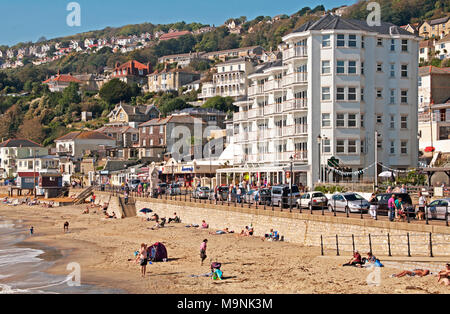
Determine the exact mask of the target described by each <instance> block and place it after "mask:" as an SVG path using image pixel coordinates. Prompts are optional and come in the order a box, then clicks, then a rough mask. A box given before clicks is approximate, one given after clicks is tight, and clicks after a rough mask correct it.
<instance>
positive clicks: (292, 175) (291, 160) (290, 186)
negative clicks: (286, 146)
mask: <svg viewBox="0 0 450 314" xmlns="http://www.w3.org/2000/svg"><path fill="white" fill-rule="evenodd" d="M289 161H290V163H291V174H290V177H289V179H290V183H289V190H290V197H289V209H290V210H291V211H292V185H293V183H292V182H293V177H294V173H293V162H294V156H291V157H289Z"/></svg>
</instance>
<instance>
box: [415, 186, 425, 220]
mask: <svg viewBox="0 0 450 314" xmlns="http://www.w3.org/2000/svg"><path fill="white" fill-rule="evenodd" d="M426 206H427V198H426V197H425V195H423V194H422V192H419V211H418V212H417V219H419V220H423V216H424V215H425V207H426Z"/></svg>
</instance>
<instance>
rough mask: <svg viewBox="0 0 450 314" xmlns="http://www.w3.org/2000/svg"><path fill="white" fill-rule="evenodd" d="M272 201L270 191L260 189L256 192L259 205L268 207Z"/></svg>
mask: <svg viewBox="0 0 450 314" xmlns="http://www.w3.org/2000/svg"><path fill="white" fill-rule="evenodd" d="M271 201H272V191H271V190H270V189H261V190H259V191H258V202H259V205H264V204H266V205H270V203H271Z"/></svg>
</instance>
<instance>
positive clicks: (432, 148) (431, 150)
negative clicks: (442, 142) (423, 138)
mask: <svg viewBox="0 0 450 314" xmlns="http://www.w3.org/2000/svg"><path fill="white" fill-rule="evenodd" d="M435 150H436V148H434V147H432V146H428V147H426V148H425V152H426V153H432V152H434V151H435Z"/></svg>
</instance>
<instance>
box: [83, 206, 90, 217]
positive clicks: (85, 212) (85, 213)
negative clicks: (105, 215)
mask: <svg viewBox="0 0 450 314" xmlns="http://www.w3.org/2000/svg"><path fill="white" fill-rule="evenodd" d="M82 214H83V215H87V214H89V206H86V209H85V210H84V211H83V213H82Z"/></svg>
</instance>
